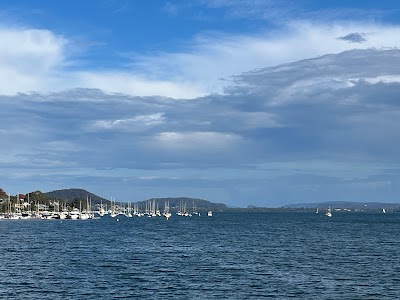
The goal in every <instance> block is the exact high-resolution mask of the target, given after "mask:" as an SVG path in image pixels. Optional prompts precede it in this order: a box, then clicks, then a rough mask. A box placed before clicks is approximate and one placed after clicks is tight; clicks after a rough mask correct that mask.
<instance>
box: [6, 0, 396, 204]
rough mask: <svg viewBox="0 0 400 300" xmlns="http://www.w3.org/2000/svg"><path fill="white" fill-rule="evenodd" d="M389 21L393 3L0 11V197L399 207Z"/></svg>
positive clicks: (10, 7) (18, 7)
mask: <svg viewBox="0 0 400 300" xmlns="http://www.w3.org/2000/svg"><path fill="white" fill-rule="evenodd" d="M350 2H352V3H350ZM399 20H400V7H399V5H398V4H397V3H396V1H311V0H309V1H305V0H304V1H274V0H271V1H257V0H251V1H250V0H244V1H235V0H231V1H225V0H212V1H203V0H198V1H190V2H189V1H113V0H107V1H106V0H104V1H83V2H82V1H18V2H17V3H15V1H2V2H1V3H0V40H1V41H2V44H1V46H0V83H1V84H0V118H1V120H2V122H1V126H0V139H1V141H2V142H3V147H2V148H1V149H0V169H1V170H2V172H1V174H0V187H2V188H3V189H5V190H6V191H7V192H9V193H12V194H16V193H17V192H20V193H25V192H28V191H32V190H36V189H39V190H42V191H51V190H54V189H61V188H70V187H77V188H85V189H87V190H89V191H91V192H93V193H96V194H98V195H100V196H102V197H105V198H110V197H116V198H117V199H118V200H119V201H137V200H143V199H146V198H150V197H167V196H190V197H199V198H205V199H208V200H211V201H219V202H224V203H227V204H228V205H232V206H247V205H260V206H281V205H285V204H290V203H296V202H322V201H327V200H349V201H387V202H398V201H399V195H400V185H399V183H400V160H399V155H398V151H397V149H398V148H399V146H400V145H399V144H400V142H399V141H398V132H399V129H400V121H399V120H400V108H399V103H398V102H399V101H398V95H399V92H400V71H399V70H400V50H398V47H399V46H400V24H399V23H400V21H399Z"/></svg>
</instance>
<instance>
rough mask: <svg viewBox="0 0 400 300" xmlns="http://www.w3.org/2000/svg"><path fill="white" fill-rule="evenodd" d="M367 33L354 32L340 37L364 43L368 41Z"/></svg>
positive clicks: (340, 38)
mask: <svg viewBox="0 0 400 300" xmlns="http://www.w3.org/2000/svg"><path fill="white" fill-rule="evenodd" d="M365 35H366V34H365V33H359V32H353V33H349V34H347V35H345V36H341V37H338V39H339V40H344V41H348V42H351V43H364V42H366V41H367V39H366V38H365Z"/></svg>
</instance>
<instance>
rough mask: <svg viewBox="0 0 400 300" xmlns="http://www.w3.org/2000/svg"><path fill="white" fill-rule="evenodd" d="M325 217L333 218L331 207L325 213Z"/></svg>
mask: <svg viewBox="0 0 400 300" xmlns="http://www.w3.org/2000/svg"><path fill="white" fill-rule="evenodd" d="M325 216H327V217H329V218H330V217H332V210H331V207H330V206H329V207H328V209H327V210H326V213H325Z"/></svg>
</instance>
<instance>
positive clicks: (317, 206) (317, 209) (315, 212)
mask: <svg viewBox="0 0 400 300" xmlns="http://www.w3.org/2000/svg"><path fill="white" fill-rule="evenodd" d="M315 213H316V214H317V213H318V206H317V211H316V212H315Z"/></svg>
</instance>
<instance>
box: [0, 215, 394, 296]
mask: <svg viewBox="0 0 400 300" xmlns="http://www.w3.org/2000/svg"><path fill="white" fill-rule="evenodd" d="M119 220H120V221H119V222H116V219H115V218H111V217H104V218H101V219H98V220H87V221H79V220H77V221H74V220H63V221H60V220H51V221H50V220H21V221H19V220H15V221H1V222H0V241H1V255H0V274H1V275H0V298H2V299H121V298H129V299H130V298H134V297H137V298H140V299H155V298H168V299H261V298H274V299H398V298H400V287H399V282H400V272H399V271H400V252H399V246H400V240H399V232H400V214H397V213H387V214H382V213H367V212H363V213H355V212H341V213H337V212H334V215H333V217H332V218H327V217H326V216H324V214H323V213H320V214H315V213H310V212H265V213H262V212H257V213H251V212H245V213H238V212H224V213H218V212H216V213H214V216H213V217H206V216H203V215H202V216H201V217H198V216H193V217H191V218H185V217H178V216H175V215H174V216H172V217H171V219H170V220H169V221H167V220H165V219H164V218H146V217H143V218H125V217H120V218H119Z"/></svg>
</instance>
